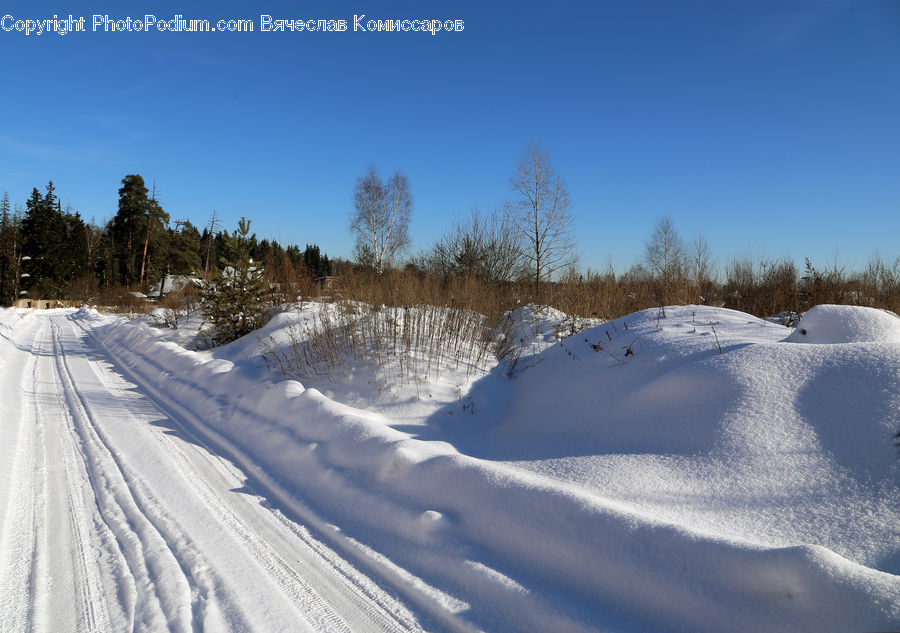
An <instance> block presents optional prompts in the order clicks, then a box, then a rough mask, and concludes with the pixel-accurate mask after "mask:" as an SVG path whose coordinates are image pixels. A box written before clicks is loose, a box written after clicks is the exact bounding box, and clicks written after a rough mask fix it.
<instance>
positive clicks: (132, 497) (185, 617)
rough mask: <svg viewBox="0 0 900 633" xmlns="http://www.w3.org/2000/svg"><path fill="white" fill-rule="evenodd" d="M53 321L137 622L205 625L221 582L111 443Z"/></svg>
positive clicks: (63, 385)
mask: <svg viewBox="0 0 900 633" xmlns="http://www.w3.org/2000/svg"><path fill="white" fill-rule="evenodd" d="M51 327H52V329H53V352H54V354H53V355H54V359H55V364H56V369H57V372H58V376H59V385H60V389H61V393H62V394H64V397H65V400H66V402H67V404H68V407H69V409H70V411H71V415H72V419H73V422H74V426H75V432H76V433H77V435H78V437H79V439H80V441H81V446H82V449H83V453H84V458H85V464H86V466H87V469H88V474H89V477H90V480H91V487H92V488H93V490H94V494H95V495H96V498H97V503H98V506H99V507H100V509H101V514H103V515H104V519H105V523H106V525H107V527H109V528H110V530H111V531H112V532H113V533H114V534H115V535H116V540H117V542H118V543H119V544H120V545H121V546H123V548H122V553H123V554H124V555H125V559H126V560H127V561H128V565H129V568H130V570H131V572H132V574H133V575H134V577H135V579H136V584H135V589H136V592H137V595H136V596H135V601H134V607H135V608H136V609H137V611H138V613H135V614H134V616H133V620H132V621H133V627H135V628H136V629H137V630H140V629H142V628H144V627H146V628H148V629H157V628H159V627H160V626H165V627H166V628H167V629H169V630H172V631H177V632H178V633H190V632H192V631H200V630H201V628H200V624H201V623H202V622H203V619H204V618H203V615H204V613H203V612H204V603H205V602H206V600H207V599H208V598H209V597H210V596H212V595H214V593H215V587H214V585H215V583H214V581H213V580H212V579H211V578H210V576H209V574H208V572H206V571H205V569H207V568H208V565H207V563H206V561H204V560H203V557H202V555H201V554H200V552H199V551H197V550H196V549H195V548H193V547H192V545H191V544H190V541H189V539H188V538H187V537H186V536H185V535H184V534H182V533H180V531H179V529H178V528H177V525H176V524H175V522H174V521H173V520H172V519H170V518H169V517H166V516H165V514H164V513H163V512H162V510H161V508H160V507H159V505H158V504H157V503H155V502H154V500H153V499H152V497H150V496H149V495H148V494H146V493H145V492H143V491H142V486H141V483H140V481H139V480H138V479H136V478H134V477H132V476H131V475H130V474H129V472H128V469H127V467H126V466H125V465H124V464H123V463H122V460H121V459H120V457H119V456H118V455H117V454H116V452H115V451H114V450H113V449H112V448H111V447H110V445H109V443H108V441H107V439H106V438H105V437H104V435H103V434H102V432H101V431H100V430H99V428H98V427H97V425H96V422H95V420H94V419H93V417H92V416H91V413H90V412H89V410H88V409H87V407H86V406H85V402H84V401H83V399H82V397H81V394H79V393H78V391H77V389H76V387H75V380H74V377H73V376H72V373H71V371H70V369H69V366H68V362H67V358H66V351H65V349H64V347H63V345H62V343H61V341H60V333H59V328H58V324H57V323H56V322H54V321H53V320H52V319H51ZM145 610H152V611H151V613H145ZM163 623H165V624H164V625H163ZM244 624H246V623H244Z"/></svg>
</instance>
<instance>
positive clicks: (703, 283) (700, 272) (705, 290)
mask: <svg viewBox="0 0 900 633" xmlns="http://www.w3.org/2000/svg"><path fill="white" fill-rule="evenodd" d="M688 260H689V261H688V266H689V268H690V273H691V281H692V282H693V284H694V287H695V288H696V290H697V292H698V293H700V295H703V296H708V295H709V294H710V292H711V291H712V288H713V287H714V286H715V280H714V279H713V256H712V249H711V248H710V246H709V240H707V239H706V237H704V236H703V235H700V234H697V235H696V236H695V237H694V239H693V240H692V241H691V244H690V246H689V251H688Z"/></svg>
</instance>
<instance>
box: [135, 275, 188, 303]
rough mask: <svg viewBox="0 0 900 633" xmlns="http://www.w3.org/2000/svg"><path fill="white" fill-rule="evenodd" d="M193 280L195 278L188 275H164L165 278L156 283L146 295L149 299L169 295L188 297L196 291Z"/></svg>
mask: <svg viewBox="0 0 900 633" xmlns="http://www.w3.org/2000/svg"><path fill="white" fill-rule="evenodd" d="M195 280H196V277H191V276H189V275H166V278H165V279H162V280H160V281H157V282H156V283H155V284H154V285H153V286H152V287H151V288H150V290H149V291H148V293H147V294H148V296H150V297H158V298H160V299H161V298H162V297H166V296H169V295H171V294H175V295H177V296H179V297H188V296H191V295H192V294H193V293H194V292H195V290H196V286H195V284H194V282H195Z"/></svg>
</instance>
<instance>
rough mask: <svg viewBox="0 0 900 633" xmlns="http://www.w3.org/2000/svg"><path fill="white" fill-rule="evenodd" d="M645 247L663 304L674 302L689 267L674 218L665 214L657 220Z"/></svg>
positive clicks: (649, 266)
mask: <svg viewBox="0 0 900 633" xmlns="http://www.w3.org/2000/svg"><path fill="white" fill-rule="evenodd" d="M644 248H645V253H644V259H645V260H646V262H647V268H649V269H650V272H651V273H653V276H654V277H655V278H656V281H657V283H658V284H659V286H660V290H661V292H660V295H661V296H660V297H659V298H660V299H661V300H662V302H663V304H668V303H672V302H673V300H674V299H675V290H676V287H677V284H678V282H679V281H681V280H682V278H683V277H684V275H685V269H686V267H687V261H686V260H687V256H686V253H685V247H684V242H683V241H682V239H681V236H679V235H678V230H677V229H676V228H675V222H674V221H673V220H672V218H670V217H669V216H663V217H662V218H660V219H659V220H657V221H656V224H655V225H654V227H653V232H652V233H651V234H650V239H649V240H647V243H646V244H645V246H644Z"/></svg>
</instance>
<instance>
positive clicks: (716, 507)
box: [0, 303, 900, 633]
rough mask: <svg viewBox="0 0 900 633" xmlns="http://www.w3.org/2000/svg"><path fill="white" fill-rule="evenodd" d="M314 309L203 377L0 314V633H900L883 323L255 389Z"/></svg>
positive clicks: (690, 327) (632, 330)
mask: <svg viewBox="0 0 900 633" xmlns="http://www.w3.org/2000/svg"><path fill="white" fill-rule="evenodd" d="M321 309H322V307H321V306H320V305H319V304H315V303H311V304H305V305H304V306H303V307H302V309H301V308H299V307H298V308H297V309H296V310H293V311H289V312H285V313H282V314H280V315H278V316H277V317H276V318H274V319H273V320H272V322H270V324H269V325H268V326H267V327H266V328H264V329H263V330H262V331H260V332H258V333H257V334H255V335H251V336H248V337H245V338H244V339H241V340H238V341H236V342H234V343H232V344H230V345H227V346H224V347H221V348H217V349H213V350H207V351H199V352H198V351H191V350H190V349H189V348H191V347H192V346H193V345H194V344H195V342H196V337H197V328H196V326H197V325H198V323H197V322H196V320H193V321H191V320H190V319H188V320H186V321H185V322H184V323H182V325H181V327H180V328H179V329H177V330H171V329H160V328H155V327H152V326H151V325H149V324H148V323H147V322H139V321H128V320H125V319H121V318H118V317H112V316H106V315H101V314H99V313H97V312H95V311H91V310H87V309H82V310H79V311H74V310H50V311H46V312H31V311H25V310H4V311H0V631H126V630H133V631H179V632H185V633H186V632H197V631H210V632H215V631H260V632H269V631H353V632H359V631H421V630H427V631H453V632H456V631H463V632H468V631H496V632H506V631H542V632H551V633H552V632H579V631H611V632H622V633H629V632H635V633H637V632H641V631H679V632H681V631H683V632H689V631H691V632H692V631H710V632H712V631H715V632H723V631H726V632H727V631H748V632H750V631H753V632H757V631H891V630H900V462H898V460H897V449H896V448H895V447H894V434H895V433H897V431H898V430H900V319H898V318H897V317H895V316H893V315H890V314H888V313H885V312H881V311H878V310H873V309H869V308H853V307H842V306H819V307H817V308H814V309H813V310H811V311H810V312H808V313H807V314H806V315H804V317H803V318H802V320H801V322H800V325H799V327H798V328H796V329H789V328H786V327H783V326H780V325H777V324H774V323H772V322H769V321H764V320H760V319H757V318H755V317H752V316H749V315H746V314H743V313H739V312H734V311H731V310H726V309H722V308H718V309H714V308H707V307H698V306H688V307H669V308H666V309H665V311H661V310H649V311H644V312H639V313H635V314H632V315H629V316H627V317H624V318H621V319H617V320H615V321H612V322H608V323H603V324H599V325H596V326H595V327H593V328H591V329H588V330H585V331H582V332H580V333H578V334H575V335H572V336H568V337H564V334H563V333H564V332H565V330H566V325H565V324H566V319H565V315H562V314H560V313H558V312H555V311H553V310H549V309H540V310H538V309H532V308H523V309H522V310H521V311H520V312H519V314H518V315H517V318H519V319H520V322H521V324H522V327H521V329H520V340H519V343H520V345H521V346H522V350H523V355H522V357H521V358H520V359H519V360H518V362H517V363H516V364H515V366H514V367H510V366H505V367H504V368H502V369H500V368H493V369H492V368H491V367H490V366H487V365H483V364H478V365H477V366H474V365H471V364H470V365H467V364H466V363H465V362H463V363H461V364H460V363H456V364H454V365H453V366H447V367H444V368H443V369H442V370H441V371H431V372H430V373H429V374H428V376H427V378H421V377H420V378H419V379H415V378H412V379H410V378H409V375H408V374H406V378H403V377H402V376H403V375H402V374H398V378H396V379H389V380H385V379H384V378H383V377H381V378H379V374H377V372H375V371H374V370H373V368H372V367H367V366H366V365H365V363H359V364H358V365H351V366H349V367H348V368H347V370H346V372H345V373H344V374H343V375H341V376H340V377H335V376H332V377H328V376H319V377H316V378H310V379H305V380H302V381H298V380H293V379H289V378H287V377H285V376H282V375H281V374H280V373H278V372H273V371H271V370H270V369H269V368H267V362H266V358H264V357H263V356H262V355H261V353H260V349H261V343H262V344H263V345H262V348H263V349H266V348H267V347H268V349H273V348H274V349H278V348H279V346H287V344H288V342H289V340H290V338H291V336H292V334H291V332H294V334H293V336H294V337H296V332H297V331H298V330H297V328H296V325H295V324H296V323H304V322H309V321H310V320H311V319H314V318H316V314H317V311H319V310H321ZM292 328H293V329H292ZM464 360H465V359H464Z"/></svg>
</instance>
